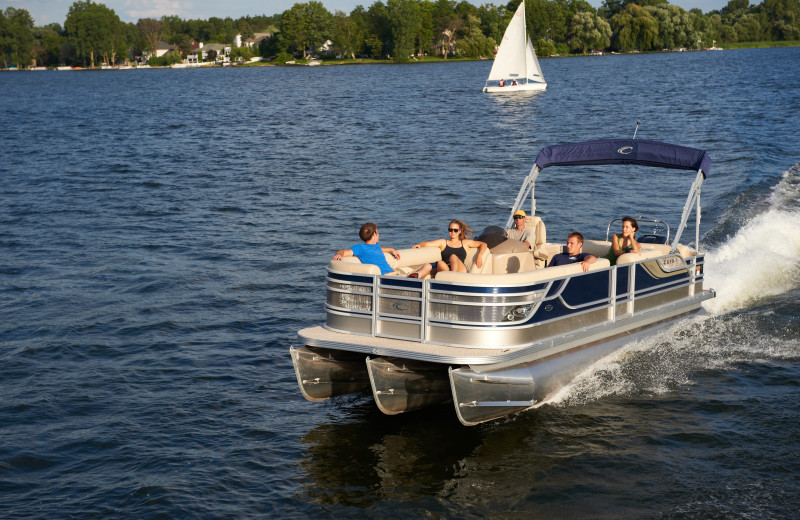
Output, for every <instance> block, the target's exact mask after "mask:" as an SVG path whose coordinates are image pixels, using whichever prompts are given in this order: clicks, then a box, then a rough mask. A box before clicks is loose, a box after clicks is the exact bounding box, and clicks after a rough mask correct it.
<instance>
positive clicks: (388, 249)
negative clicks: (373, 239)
mask: <svg viewBox="0 0 800 520" xmlns="http://www.w3.org/2000/svg"><path fill="white" fill-rule="evenodd" d="M381 251H383V252H384V253H389V254H390V255H392V256H393V257H395V258H396V259H397V260H399V259H400V253H398V252H397V249H395V248H393V247H382V248H381Z"/></svg>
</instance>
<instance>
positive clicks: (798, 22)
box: [761, 0, 800, 40]
mask: <svg viewBox="0 0 800 520" xmlns="http://www.w3.org/2000/svg"><path fill="white" fill-rule="evenodd" d="M761 10H762V12H763V13H764V16H765V17H766V24H767V26H768V27H769V29H770V39H772V40H800V0H764V1H763V2H762V3H761Z"/></svg>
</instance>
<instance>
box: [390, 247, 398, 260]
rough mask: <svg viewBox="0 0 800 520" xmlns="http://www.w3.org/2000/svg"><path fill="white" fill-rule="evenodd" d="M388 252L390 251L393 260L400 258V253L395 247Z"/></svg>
mask: <svg viewBox="0 0 800 520" xmlns="http://www.w3.org/2000/svg"><path fill="white" fill-rule="evenodd" d="M389 253H391V255H392V256H393V257H394V258H395V260H400V253H398V252H397V249H392V250H391V251H389Z"/></svg>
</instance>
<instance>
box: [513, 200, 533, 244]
mask: <svg viewBox="0 0 800 520" xmlns="http://www.w3.org/2000/svg"><path fill="white" fill-rule="evenodd" d="M533 233H534V231H533V229H532V228H529V227H525V212H524V211H522V210H521V209H518V210H517V211H515V212H514V227H512V228H511V229H509V230H508V231H506V236H507V237H508V238H510V239H511V240H519V241H520V242H523V243H524V244H525V245H526V246H528V249H530V248H531V245H532V244H531V243H532V242H533V241H534V238H533Z"/></svg>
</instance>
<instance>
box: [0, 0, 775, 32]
mask: <svg viewBox="0 0 800 520" xmlns="http://www.w3.org/2000/svg"><path fill="white" fill-rule="evenodd" d="M94 1H95V3H98V4H104V5H105V6H106V7H108V8H110V9H113V10H114V12H115V13H117V16H119V17H120V19H121V20H122V21H123V22H134V23H135V22H136V21H137V20H139V19H140V18H161V17H162V16H164V15H177V16H178V17H180V18H183V19H202V20H207V19H209V18H211V17H213V16H216V17H218V18H227V17H231V18H233V19H236V18H239V17H241V16H248V15H250V16H254V15H261V14H265V15H273V14H277V13H282V12H283V11H285V10H286V9H289V8H291V7H292V6H293V5H294V4H296V3H303V2H305V1H307V0H228V1H220V0H94ZM319 1H321V2H322V5H324V6H325V7H326V8H327V9H328V11H330V12H334V11H336V10H340V11H344V12H345V13H349V12H350V11H352V10H353V8H354V7H355V6H357V5H363V6H364V7H369V6H370V5H372V4H373V3H375V1H376V0H319ZM469 1H470V2H472V3H473V4H475V5H481V4H483V3H491V4H494V5H503V4H505V3H506V2H505V1H502V0H469ZM74 2H75V0H0V9H2V10H5V9H6V8H7V7H15V8H17V9H26V10H27V11H28V12H29V13H30V14H31V17H32V18H33V23H34V25H36V26H41V25H47V24H51V23H58V24H60V25H64V20H65V19H66V18H67V12H68V11H69V8H70V6H71V5H72V4H73V3H74ZM588 2H589V3H590V4H592V5H593V6H595V7H599V6H600V5H601V3H602V0H588ZM384 3H385V2H384ZM670 3H671V4H673V5H679V6H681V7H683V8H684V9H686V10H689V9H693V8H695V7H699V8H700V10H702V11H703V12H704V13H707V12H709V11H713V10H714V9H722V8H723V7H725V6H726V5H727V4H728V0H670ZM751 3H759V2H758V1H756V0H753V1H751Z"/></svg>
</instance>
